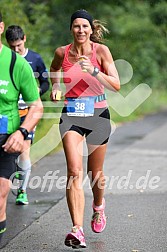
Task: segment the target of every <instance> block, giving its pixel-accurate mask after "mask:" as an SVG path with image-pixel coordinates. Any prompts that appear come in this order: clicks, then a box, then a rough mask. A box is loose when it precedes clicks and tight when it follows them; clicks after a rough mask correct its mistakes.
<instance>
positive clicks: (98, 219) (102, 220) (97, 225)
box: [91, 198, 106, 233]
mask: <svg viewBox="0 0 167 252" xmlns="http://www.w3.org/2000/svg"><path fill="white" fill-rule="evenodd" d="M102 204H103V207H102V208H100V209H99V208H96V207H95V205H94V202H93V205H92V207H93V212H94V213H93V215H92V221H91V227H92V231H93V232H95V233H101V232H102V231H103V230H104V229H105V227H106V216H105V213H104V209H105V199H104V198H103V202H102Z"/></svg>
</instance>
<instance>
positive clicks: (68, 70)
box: [62, 43, 107, 108]
mask: <svg viewBox="0 0 167 252" xmlns="http://www.w3.org/2000/svg"><path fill="white" fill-rule="evenodd" d="M71 46H72V44H69V45H67V46H66V48H65V55H64V60H63V63H62V69H63V82H64V84H65V86H66V95H65V97H73V98H77V97H84V96H97V95H101V94H104V86H103V85H102V84H101V83H100V82H99V81H98V80H97V79H96V78H95V77H93V76H91V75H90V74H89V73H85V72H83V71H82V69H81V66H80V65H79V62H76V63H75V64H74V63H71V62H70V61H69V60H68V53H69V50H70V48H71ZM90 60H91V62H92V64H93V65H94V66H96V67H98V68H99V69H100V71H102V72H103V69H102V67H101V66H100V65H99V63H98V61H97V59H96V43H93V55H92V57H91V59H90ZM104 107H107V102H106V100H104V101H101V102H97V103H95V108H104Z"/></svg>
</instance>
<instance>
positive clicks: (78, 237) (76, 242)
mask: <svg viewBox="0 0 167 252" xmlns="http://www.w3.org/2000/svg"><path fill="white" fill-rule="evenodd" d="M64 243H65V245H66V246H68V247H72V248H73V249H79V248H86V243H85V238H84V233H83V231H82V229H81V228H78V227H76V226H74V227H73V228H72V231H71V232H70V233H68V234H67V236H66V238H65V242H64Z"/></svg>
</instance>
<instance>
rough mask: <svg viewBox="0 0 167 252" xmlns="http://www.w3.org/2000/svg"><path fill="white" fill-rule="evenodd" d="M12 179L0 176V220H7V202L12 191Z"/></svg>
mask: <svg viewBox="0 0 167 252" xmlns="http://www.w3.org/2000/svg"><path fill="white" fill-rule="evenodd" d="M10 183H11V182H10V180H9V179H5V178H1V177H0V222H1V221H4V220H6V204H7V197H8V194H9V191H10Z"/></svg>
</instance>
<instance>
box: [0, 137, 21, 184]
mask: <svg viewBox="0 0 167 252" xmlns="http://www.w3.org/2000/svg"><path fill="white" fill-rule="evenodd" d="M8 137H9V135H7V134H6V135H5V134H0V177H2V178H6V179H9V178H10V177H11V179H12V176H11V175H12V174H13V173H14V172H16V159H17V157H18V155H19V153H7V152H5V151H4V150H3V148H1V146H2V145H3V144H4V143H5V142H6V140H7V138H8Z"/></svg>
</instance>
